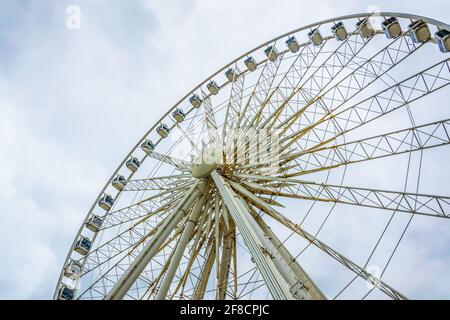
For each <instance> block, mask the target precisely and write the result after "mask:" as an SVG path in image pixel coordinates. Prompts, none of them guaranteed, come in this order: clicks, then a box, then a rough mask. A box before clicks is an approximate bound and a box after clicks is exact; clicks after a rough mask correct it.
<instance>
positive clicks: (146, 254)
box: [106, 183, 206, 300]
mask: <svg viewBox="0 0 450 320" xmlns="http://www.w3.org/2000/svg"><path fill="white" fill-rule="evenodd" d="M205 187H206V185H205V183H196V184H194V185H193V186H192V187H191V189H190V190H189V191H188V192H187V193H186V194H185V196H184V197H183V198H182V199H181V200H180V201H179V202H178V203H177V207H176V208H175V209H174V211H173V213H172V214H171V216H170V217H168V218H166V219H165V220H164V224H163V225H162V226H161V228H159V229H158V231H157V234H155V235H154V236H153V237H152V239H151V241H150V242H148V243H147V244H146V245H145V247H144V248H143V249H142V251H141V252H140V253H139V255H138V256H137V257H136V259H135V260H134V261H133V263H132V265H131V266H130V267H129V268H128V269H127V270H126V272H125V273H124V274H122V276H121V277H120V279H119V281H118V282H116V284H115V285H114V287H113V288H112V289H111V291H110V292H109V293H108V295H107V296H106V299H108V300H109V299H112V300H114V299H122V298H123V297H124V296H125V294H126V293H127V291H128V290H129V288H130V287H131V286H132V285H133V283H134V282H135V281H136V279H137V278H138V276H139V275H140V274H141V273H142V271H143V270H144V269H145V267H146V266H147V264H148V263H149V262H150V260H151V259H152V258H153V257H154V255H155V254H156V252H157V251H158V248H159V247H160V246H161V244H162V243H163V242H164V239H165V238H166V237H167V236H168V235H169V234H170V233H171V232H172V231H173V230H174V228H175V227H176V226H177V225H178V223H179V222H180V221H181V220H182V218H183V216H184V215H185V213H186V211H187V210H188V209H189V208H190V207H191V205H192V204H193V202H194V201H195V200H196V199H197V198H198V196H199V194H200V193H201V192H203V190H204V189H205Z"/></svg>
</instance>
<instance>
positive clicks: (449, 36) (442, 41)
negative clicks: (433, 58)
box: [434, 29, 450, 53]
mask: <svg viewBox="0 0 450 320" xmlns="http://www.w3.org/2000/svg"><path fill="white" fill-rule="evenodd" d="M434 35H435V37H436V41H437V43H438V46H439V50H441V52H444V53H445V52H449V51H450V32H449V31H448V30H446V29H442V30H439V31H438V32H436V33H435V34H434Z"/></svg>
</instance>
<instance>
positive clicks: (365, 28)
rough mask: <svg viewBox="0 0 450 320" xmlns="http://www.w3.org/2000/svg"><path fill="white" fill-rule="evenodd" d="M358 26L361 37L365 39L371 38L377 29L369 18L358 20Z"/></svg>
mask: <svg viewBox="0 0 450 320" xmlns="http://www.w3.org/2000/svg"><path fill="white" fill-rule="evenodd" d="M356 28H357V29H358V32H359V34H360V35H361V37H362V38H364V39H367V38H370V37H372V36H373V35H374V34H375V30H374V29H373V27H372V24H371V23H370V21H369V19H368V18H365V19H363V20H360V21H358V22H357V23H356Z"/></svg>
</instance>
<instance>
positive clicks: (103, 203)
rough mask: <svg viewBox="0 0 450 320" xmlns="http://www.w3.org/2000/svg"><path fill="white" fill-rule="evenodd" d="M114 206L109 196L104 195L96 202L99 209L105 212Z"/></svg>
mask: <svg viewBox="0 0 450 320" xmlns="http://www.w3.org/2000/svg"><path fill="white" fill-rule="evenodd" d="M113 204H114V198H113V197H111V196H110V195H109V194H104V195H103V196H102V197H101V198H100V200H98V205H99V207H100V208H102V209H105V210H106V211H108V210H109V209H111V207H112V206H113Z"/></svg>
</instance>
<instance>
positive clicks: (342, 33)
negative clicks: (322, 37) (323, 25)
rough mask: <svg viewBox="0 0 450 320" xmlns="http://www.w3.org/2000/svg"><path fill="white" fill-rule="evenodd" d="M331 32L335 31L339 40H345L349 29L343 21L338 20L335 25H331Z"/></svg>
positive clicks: (334, 33) (335, 35)
mask: <svg viewBox="0 0 450 320" xmlns="http://www.w3.org/2000/svg"><path fill="white" fill-rule="evenodd" d="M331 32H332V33H333V35H334V37H335V38H336V39H338V40H339V41H343V40H345V39H346V38H347V37H348V32H347V29H345V26H344V23H343V22H338V23H336V24H335V25H333V26H332V27H331Z"/></svg>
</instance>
